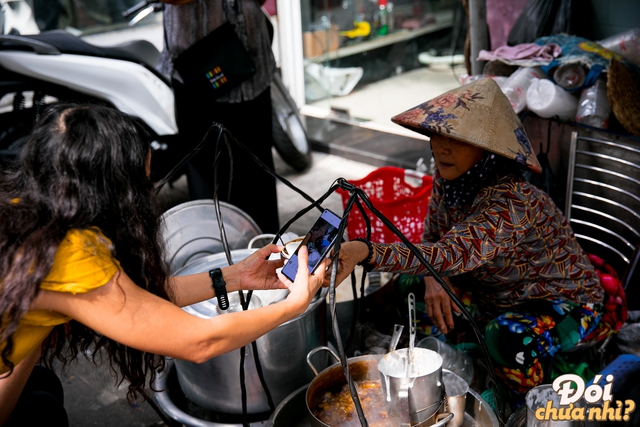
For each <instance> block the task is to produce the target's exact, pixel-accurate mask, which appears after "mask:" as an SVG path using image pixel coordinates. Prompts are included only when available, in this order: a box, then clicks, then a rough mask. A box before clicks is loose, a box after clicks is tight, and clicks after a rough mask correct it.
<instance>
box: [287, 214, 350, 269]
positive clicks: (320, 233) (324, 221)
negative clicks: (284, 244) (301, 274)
mask: <svg viewBox="0 0 640 427" xmlns="http://www.w3.org/2000/svg"><path fill="white" fill-rule="evenodd" d="M340 221H342V218H340V217H339V216H338V215H336V214H335V213H333V212H331V211H330V210H329V209H325V210H324V212H322V215H320V218H318V220H317V221H316V222H315V224H313V227H311V230H309V232H308V233H307V235H306V236H305V237H304V239H302V242H300V245H299V246H298V248H297V249H296V251H295V252H294V253H293V255H291V257H290V258H289V261H288V262H287V263H286V264H285V265H284V267H282V274H284V275H285V276H286V277H287V279H289V280H291V281H292V282H293V280H294V279H295V277H296V273H297V272H298V251H299V250H300V247H301V246H302V245H306V246H307V251H308V253H309V273H313V272H314V271H316V268H317V267H318V264H320V261H322V260H323V259H324V257H326V256H327V254H328V253H329V250H330V249H331V245H333V243H334V242H335V241H336V238H337V237H338V228H339V227H340Z"/></svg>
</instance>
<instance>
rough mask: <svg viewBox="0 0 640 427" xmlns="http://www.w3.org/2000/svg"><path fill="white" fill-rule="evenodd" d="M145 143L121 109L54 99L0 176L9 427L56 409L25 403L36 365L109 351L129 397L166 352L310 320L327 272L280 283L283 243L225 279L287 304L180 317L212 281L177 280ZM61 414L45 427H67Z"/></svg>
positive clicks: (206, 348) (0, 399)
mask: <svg viewBox="0 0 640 427" xmlns="http://www.w3.org/2000/svg"><path fill="white" fill-rule="evenodd" d="M149 143H150V141H149V140H148V139H147V138H146V135H145V131H144V129H143V128H141V127H140V126H139V125H138V123H137V122H136V121H135V120H134V119H132V118H130V117H128V116H126V115H124V114H122V113H120V112H118V111H117V110H114V109H110V108H106V107H98V106H79V105H68V104H67V105H56V106H53V107H51V108H49V109H48V110H47V111H46V113H45V114H43V116H41V119H40V120H39V122H38V123H37V124H36V126H35V129H34V130H33V132H32V133H31V134H30V136H29V137H28V139H27V140H26V142H25V145H24V147H23V150H22V153H21V156H20V159H19V162H17V165H16V166H17V167H16V168H14V169H12V170H9V171H4V172H3V173H2V176H1V177H0V313H2V316H1V318H0V322H1V323H0V356H1V358H0V374H1V375H0V425H3V424H5V423H6V424H5V425H35V424H32V423H29V422H28V421H25V419H19V417H21V416H23V415H24V414H25V413H27V414H28V415H30V416H31V415H34V413H37V412H42V411H41V410H42V408H43V407H47V408H48V406H47V405H48V404H49V403H51V402H54V403H55V402H56V401H57V400H56V399H58V397H57V396H55V393H52V395H53V397H52V398H51V399H49V400H50V401H49V402H48V403H47V402H45V403H42V402H37V401H31V402H30V401H29V398H28V397H27V396H26V395H25V394H23V395H22V396H21V392H22V390H23V388H24V387H25V383H26V382H27V380H28V379H29V376H30V375H31V374H32V371H33V369H34V365H35V364H36V363H37V362H38V361H42V362H43V363H44V364H45V365H48V363H50V362H51V360H53V359H59V360H60V361H61V362H62V363H63V364H68V363H69V362H70V361H71V360H73V359H75V357H76V356H77V355H78V353H79V352H87V351H90V352H92V353H95V352H97V351H99V350H100V349H104V350H106V352H107V353H108V355H109V359H110V360H109V361H110V363H111V365H112V366H114V367H115V368H117V370H118V371H119V374H120V377H121V378H122V379H125V380H127V381H128V382H129V383H130V386H129V393H128V397H129V399H130V400H132V399H134V398H135V397H136V393H137V392H138V391H139V390H141V389H143V388H144V387H145V386H146V385H148V384H150V383H151V382H152V381H153V380H154V378H155V374H156V372H157V371H158V369H160V368H162V367H163V365H164V359H163V358H162V357H161V356H159V355H162V356H170V357H176V358H180V359H184V360H190V361H193V362H203V361H206V360H208V359H210V358H212V357H215V356H218V355H220V354H223V353H226V352H228V351H231V350H233V349H237V348H240V347H242V346H244V345H246V344H249V343H251V342H252V341H254V340H255V339H257V338H258V337H260V336H261V335H263V334H265V333H266V332H268V331H270V330H271V329H273V328H275V327H277V326H278V325H280V324H282V323H284V322H286V321H288V320H290V319H293V318H295V317H296V316H298V315H299V314H301V313H303V312H304V311H305V310H306V308H307V307H308V305H309V303H310V301H311V300H312V298H313V296H314V295H315V293H316V292H317V290H318V289H319V288H320V286H321V285H322V281H323V276H324V270H325V269H324V268H319V269H317V270H316V273H315V274H314V275H309V274H308V270H307V266H306V265H307V262H306V261H307V254H306V253H301V261H302V262H301V263H300V264H301V265H300V267H299V271H298V275H297V276H296V281H295V283H292V282H290V281H288V280H287V279H286V278H284V276H281V275H277V274H276V271H275V270H276V268H277V267H280V266H281V265H282V262H281V261H269V260H267V258H268V257H269V255H270V254H271V253H275V252H278V251H279V250H280V249H281V248H279V247H278V246H276V245H267V246H265V247H264V248H262V249H260V250H258V251H256V252H255V253H254V254H253V255H252V256H250V257H248V258H246V259H245V260H243V261H242V262H239V263H237V264H235V265H232V266H229V267H226V268H223V269H222V277H223V279H224V281H226V290H227V291H228V292H233V291H237V290H240V289H244V290H250V289H254V290H255V289H279V288H285V287H287V288H289V290H290V292H289V294H288V296H287V298H286V299H285V300H284V301H282V302H279V303H277V304H272V305H269V306H266V307H262V308H260V309H256V310H250V311H245V312H238V313H230V314H228V315H225V316H216V317H213V318H211V319H201V318H198V317H195V316H192V315H190V314H188V313H186V312H185V311H184V310H182V309H180V307H182V306H185V305H189V304H193V303H196V302H199V301H203V300H205V299H209V298H212V297H214V296H215V291H214V289H213V287H212V279H211V278H210V277H209V275H208V274H207V273H202V274H195V275H191V276H182V277H169V276H168V274H167V266H166V265H165V263H164V262H163V255H162V246H161V240H160V238H159V228H160V214H161V211H159V209H158V206H157V203H156V198H155V194H154V188H153V184H152V182H151V181H150V180H149V171H150V161H151V160H150V159H151V157H150V148H149ZM326 262H327V261H325V264H324V266H325V267H326ZM37 369H40V367H38V368H37ZM34 372H35V371H34ZM27 388H28V389H30V386H28V387H27ZM25 393H26V391H25ZM34 402H36V403H34ZM33 405H36V406H38V408H37V409H39V410H38V411H34V409H36V408H33V407H32V406H33ZM54 406H55V405H54ZM14 408H15V410H14ZM57 411H58V412H59V422H58V423H57V424H56V421H55V420H54V417H53V412H54V411H53V410H51V413H47V414H46V418H45V419H46V420H47V423H46V425H50V426H51V425H65V423H66V422H67V421H66V413H65V412H64V408H63V407H62V404H60V405H59V407H58V408H57ZM45 412H46V411H45ZM7 420H8V421H7Z"/></svg>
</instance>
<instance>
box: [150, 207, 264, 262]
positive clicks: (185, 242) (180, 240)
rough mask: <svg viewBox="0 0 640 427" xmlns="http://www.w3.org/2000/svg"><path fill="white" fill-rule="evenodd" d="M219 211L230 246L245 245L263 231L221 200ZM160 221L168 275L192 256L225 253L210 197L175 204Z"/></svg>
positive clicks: (243, 214) (244, 215)
mask: <svg viewBox="0 0 640 427" xmlns="http://www.w3.org/2000/svg"><path fill="white" fill-rule="evenodd" d="M220 213H221V218H222V224H223V226H224V231H225V234H226V237H227V242H228V243H229V248H230V249H240V248H246V247H247V246H248V245H249V241H250V240H251V239H252V238H253V237H255V236H257V235H259V234H261V233H262V232H261V231H260V227H258V225H257V224H256V223H255V221H254V220H253V219H252V218H251V217H250V216H249V215H247V214H246V213H245V212H244V211H242V210H241V209H239V208H237V207H235V206H233V205H230V204H228V203H225V202H220ZM161 220H162V229H161V233H162V238H163V240H164V243H165V258H166V260H167V262H168V264H169V269H170V272H171V274H175V272H177V271H178V270H179V269H180V268H182V267H183V266H185V265H187V264H188V263H189V262H191V261H193V260H195V259H198V258H202V257H204V256H207V255H211V254H217V253H224V248H223V244H222V239H221V237H220V227H219V225H218V218H217V216H216V210H215V204H214V201H213V200H210V199H206V200H193V201H190V202H186V203H182V204H180V205H177V206H174V207H173V208H171V209H169V210H168V211H166V212H165V213H164V214H163V215H162V217H161Z"/></svg>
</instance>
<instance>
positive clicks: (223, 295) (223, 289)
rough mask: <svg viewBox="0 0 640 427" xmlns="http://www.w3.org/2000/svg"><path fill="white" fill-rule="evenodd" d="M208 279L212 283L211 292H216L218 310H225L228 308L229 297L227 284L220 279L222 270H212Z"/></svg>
mask: <svg viewBox="0 0 640 427" xmlns="http://www.w3.org/2000/svg"><path fill="white" fill-rule="evenodd" d="M209 277H211V281H212V282H213V290H214V291H216V298H217V300H218V307H220V310H226V309H228V308H229V295H227V282H225V281H224V278H223V277H222V270H221V269H219V268H214V269H213V270H210V271H209Z"/></svg>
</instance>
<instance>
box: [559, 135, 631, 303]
mask: <svg viewBox="0 0 640 427" xmlns="http://www.w3.org/2000/svg"><path fill="white" fill-rule="evenodd" d="M567 175H568V176H567V192H566V206H565V211H564V214H565V217H566V218H567V220H568V221H569V222H570V224H571V227H572V228H573V230H574V232H575V235H576V237H577V238H578V241H579V242H580V245H581V246H582V248H583V249H584V250H585V251H586V252H587V253H591V254H595V255H598V256H600V257H601V258H603V259H604V260H606V261H607V262H608V263H609V264H611V266H612V267H613V268H614V269H615V270H616V272H617V273H618V275H619V276H620V278H621V279H623V283H624V284H625V285H627V286H628V285H630V280H629V277H627V276H629V274H630V273H631V272H629V271H628V270H633V271H635V270H636V269H634V268H632V267H633V266H634V265H635V264H636V263H637V260H636V261H635V262H634V257H635V258H637V250H636V248H637V247H638V245H639V244H640V146H638V147H634V146H631V145H627V144H623V143H620V142H612V141H608V140H604V139H598V138H592V137H585V136H580V135H578V133H577V132H572V134H571V143H570V147H569V165H568V174H567ZM635 274H637V273H635ZM638 286H640V284H639V285H638ZM625 291H627V289H626V288H625Z"/></svg>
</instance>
